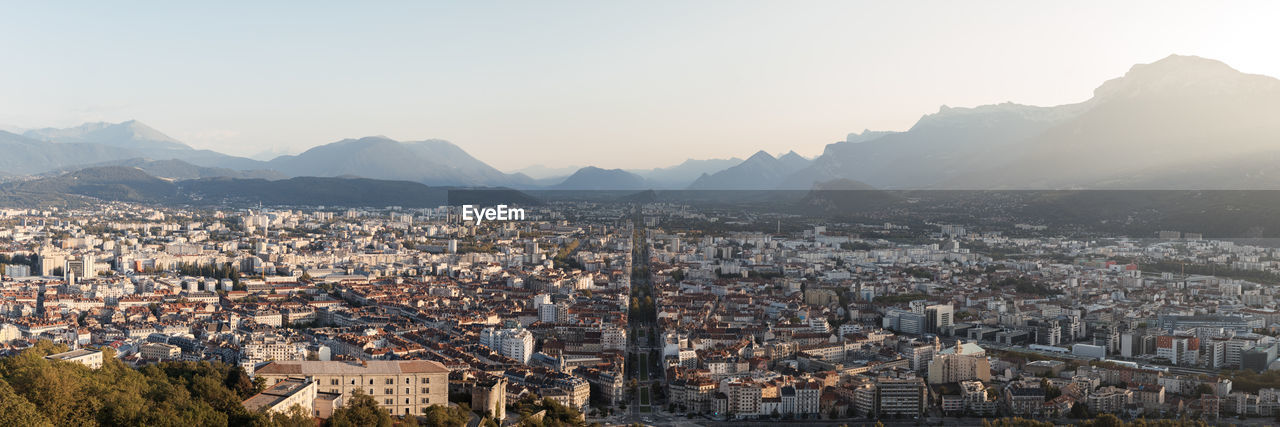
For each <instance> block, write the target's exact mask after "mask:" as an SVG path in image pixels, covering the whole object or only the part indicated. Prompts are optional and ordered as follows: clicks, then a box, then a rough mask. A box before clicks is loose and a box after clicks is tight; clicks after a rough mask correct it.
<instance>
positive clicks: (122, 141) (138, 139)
mask: <svg viewBox="0 0 1280 427" xmlns="http://www.w3.org/2000/svg"><path fill="white" fill-rule="evenodd" d="M23 136H26V137H28V138H31V139H37V140H44V141H53V142H61V143H85V144H99V145H109V146H112V147H120V148H127V149H130V150H136V151H139V152H146V151H149V150H191V149H192V148H191V147H190V146H188V145H187V144H183V143H182V142H180V141H178V140H176V139H173V138H171V137H169V136H168V135H165V134H163V133H160V131H157V130H155V129H152V128H151V127H150V126H147V125H145V124H142V122H139V121H137V120H129V121H127V122H122V123H104V122H97V123H85V124H82V125H80V126H76V127H71V128H63V129H57V128H44V129H34V130H29V131H26V132H24V133H23Z"/></svg>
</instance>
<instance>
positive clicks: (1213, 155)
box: [0, 55, 1280, 190]
mask: <svg viewBox="0 0 1280 427" xmlns="http://www.w3.org/2000/svg"><path fill="white" fill-rule="evenodd" d="M1276 117H1280V80H1277V79H1275V78H1272V77H1268V76H1262V75H1252V74H1246V73H1242V72H1239V71H1237V70H1235V69H1232V68H1231V67H1229V66H1227V65H1226V64H1223V63H1221V62H1219V61H1215V60H1211V59H1205V58H1199V57H1193V56H1178V55H1174V56H1170V57H1167V58H1164V59H1162V60H1159V61H1156V62H1154V63H1151V64H1139V65H1135V66H1134V67H1132V68H1131V69H1130V70H1129V71H1128V72H1127V73H1125V74H1124V75H1123V76H1120V77H1118V78H1115V79H1112V80H1109V81H1106V82H1104V83H1102V84H1101V85H1100V86H1098V88H1097V89H1096V90H1095V91H1094V93H1093V96H1092V97H1091V98H1089V99H1087V100H1085V101H1082V102H1079V103H1074V104H1067V105H1060V106H1048V107H1041V106H1031V105H1022V104H1015V103H1003V104H994V105H983V106H976V107H971V108H953V107H947V106H943V107H941V108H940V109H939V110H938V111H937V112H935V113H932V114H926V115H924V116H922V117H921V118H920V119H919V120H918V121H917V122H916V123H915V124H914V125H913V126H912V127H911V128H910V129H907V130H905V131H901V132H889V131H863V132H859V133H851V134H849V135H848V136H847V137H846V138H845V139H844V140H842V141H839V142H836V143H832V144H829V145H827V146H826V147H825V149H824V150H823V153H822V154H821V155H820V156H818V157H816V158H813V159H806V158H804V157H802V156H800V155H798V154H796V153H795V152H789V153H786V154H783V155H781V156H777V157H775V156H773V155H770V154H769V153H766V152H763V151H761V152H757V153H755V154H754V155H751V156H749V157H748V158H746V159H745V160H740V159H738V158H723V159H708V160H687V161H684V162H683V163H680V164H678V165H675V166H670V167H664V168H654V169H645V170H621V169H604V168H599V167H595V166H587V167H583V168H576V169H573V170H570V169H553V168H529V169H527V171H528V172H529V173H530V174H532V175H533V176H531V175H530V174H525V173H521V172H519V171H517V172H515V173H505V172H502V171H499V170H498V169H496V168H493V167H492V166H490V165H488V164H486V163H485V162H483V161H481V160H479V159H477V158H475V157H473V156H471V155H470V154H468V153H467V152H466V151H465V150H463V149H462V148H461V147H459V146H457V145H455V144H453V143H450V142H448V141H443V140H436V139H428V140H421V141H396V140H393V139H390V138H386V137H381V136H372V137H364V138H356V139H344V140H341V141H337V142H332V143H328V144H323V145H319V146H316V147H313V148H311V149H309V150H306V151H304V152H302V153H299V154H297V155H282V156H277V157H274V158H271V159H270V160H255V159H250V158H245V157H237V156H230V155H225V154H222V153H218V152H215V151H211V150H198V149H194V148H192V147H191V146H189V145H187V144H185V143H183V142H181V141H178V140H176V139H174V138H172V137H169V136H167V135H165V134H164V133H162V132H160V131H157V130H155V129H153V128H151V127H149V126H147V125H145V124H142V123H141V122H138V121H132V120H131V121H127V122H123V123H114V124H113V123H86V124H83V125H80V126H76V127H72V128H65V129H55V128H46V129H36V130H29V131H25V132H22V133H21V134H18V133H12V132H3V131H0V152H3V153H4V155H3V156H0V176H6V177H7V178H5V179H7V180H15V179H26V178H21V177H23V176H27V177H30V176H36V175H41V174H44V176H46V177H48V176H52V175H57V174H65V173H68V172H71V171H76V170H79V169H84V168H87V167H126V168H135V169H137V170H140V171H142V172H144V173H147V174H149V175H152V176H154V177H160V178H166V179H170V180H178V181H184V180H185V181H198V180H201V179H211V178H215V177H221V178H229V179H253V178H259V179H263V180H283V179H288V178H291V177H310V176H314V177H330V178H336V177H344V178H346V177H361V178H368V179H376V180H390V181H408V182H415V183H419V184H426V185H430V186H458V187H509V188H516V189H553V190H643V189H660V190H670V189H691V190H774V189H795V190H809V189H815V188H832V186H830V185H826V186H824V183H832V182H834V183H836V184H837V185H836V187H840V188H844V187H849V188H879V189H906V190H910V189H1280V166H1277V165H1278V164H1277V162H1275V161H1273V160H1277V159H1280V120H1276ZM726 154H732V153H726ZM726 157H727V156H726Z"/></svg>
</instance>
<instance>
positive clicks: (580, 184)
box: [555, 166, 646, 190]
mask: <svg viewBox="0 0 1280 427" xmlns="http://www.w3.org/2000/svg"><path fill="white" fill-rule="evenodd" d="M645 187H646V184H645V180H644V178H643V177H641V176H640V175H636V174H634V173H631V172H627V171H625V170H622V169H603V168H598V167H595V166H587V167H584V168H582V169H578V171H577V172H574V173H573V175H569V177H568V178H565V180H564V182H561V183H560V184H558V185H556V186H555V188H556V189H560V190H638V189H643V188H645Z"/></svg>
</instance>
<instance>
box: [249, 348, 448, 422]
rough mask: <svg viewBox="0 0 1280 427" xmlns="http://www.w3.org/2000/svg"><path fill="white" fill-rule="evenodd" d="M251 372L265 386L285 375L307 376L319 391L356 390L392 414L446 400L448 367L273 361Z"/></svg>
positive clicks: (409, 363) (422, 409)
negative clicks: (264, 381)
mask: <svg viewBox="0 0 1280 427" xmlns="http://www.w3.org/2000/svg"><path fill="white" fill-rule="evenodd" d="M254 375H255V376H259V377H262V378H265V379H266V380H267V385H268V386H272V385H275V384H276V383H278V382H281V381H285V380H288V379H289V378H309V379H311V380H312V381H315V383H316V388H317V389H318V390H319V391H321V392H328V393H341V394H344V395H347V396H350V395H351V394H353V393H355V392H356V391H357V390H358V391H360V392H363V393H365V394H368V395H370V396H373V398H374V400H376V401H377V402H378V404H379V405H381V406H382V407H383V408H385V409H386V410H387V412H388V413H390V414H396V415H408V414H423V413H426V411H427V408H428V407H430V406H431V405H447V404H448V403H449V368H446V367H445V366H444V365H442V364H440V363H439V362H432V361H425V360H396V361H384V360H371V361H362V362H336V361H332V362H328V361H277V362H271V363H269V364H267V365H266V366H263V367H261V368H259V369H258V370H257V371H256V372H255V373H254Z"/></svg>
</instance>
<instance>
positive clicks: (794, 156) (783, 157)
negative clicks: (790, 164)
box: [778, 150, 809, 160]
mask: <svg viewBox="0 0 1280 427" xmlns="http://www.w3.org/2000/svg"><path fill="white" fill-rule="evenodd" d="M789 159H800V160H809V159H806V158H805V157H804V156H801V155H800V153H797V152H796V150H791V151H788V152H787V154H783V155H781V156H778V160H789Z"/></svg>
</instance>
